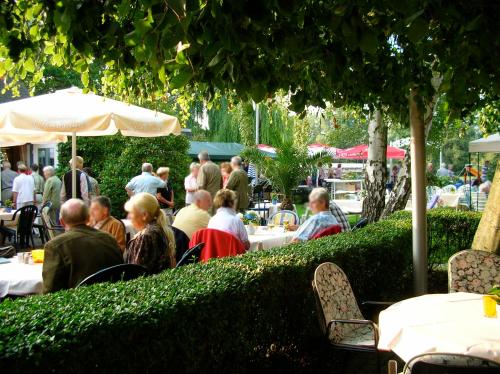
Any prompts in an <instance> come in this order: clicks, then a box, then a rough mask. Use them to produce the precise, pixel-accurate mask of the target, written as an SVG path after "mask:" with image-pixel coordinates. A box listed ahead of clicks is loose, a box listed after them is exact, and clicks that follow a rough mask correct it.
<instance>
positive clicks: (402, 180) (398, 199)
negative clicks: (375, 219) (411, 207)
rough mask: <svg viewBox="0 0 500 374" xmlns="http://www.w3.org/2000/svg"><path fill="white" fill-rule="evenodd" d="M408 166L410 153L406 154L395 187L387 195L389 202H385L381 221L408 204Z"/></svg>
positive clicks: (409, 187) (409, 190)
mask: <svg viewBox="0 0 500 374" xmlns="http://www.w3.org/2000/svg"><path fill="white" fill-rule="evenodd" d="M410 165H411V160H410V153H409V152H406V155H405V158H404V159H403V162H402V165H401V170H400V171H399V175H398V179H397V181H396V185H395V186H394V188H393V190H392V191H391V194H390V195H389V201H387V204H386V205H385V208H384V211H383V212H382V216H381V217H380V218H381V219H384V218H387V217H389V216H390V215H391V214H392V213H394V212H396V211H398V210H403V209H404V208H405V207H406V203H407V202H408V198H409V197H410V192H411V177H410Z"/></svg>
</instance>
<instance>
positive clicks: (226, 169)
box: [220, 162, 232, 188]
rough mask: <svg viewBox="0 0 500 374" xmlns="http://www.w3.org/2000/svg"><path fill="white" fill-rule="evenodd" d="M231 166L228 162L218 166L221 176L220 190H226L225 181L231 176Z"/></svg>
mask: <svg viewBox="0 0 500 374" xmlns="http://www.w3.org/2000/svg"><path fill="white" fill-rule="evenodd" d="M231 171H232V169H231V164H230V163H229V162H223V163H222V164H220V173H221V175H222V188H226V185H227V181H228V180H229V176H230V175H231Z"/></svg>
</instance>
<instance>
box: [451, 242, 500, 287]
mask: <svg viewBox="0 0 500 374" xmlns="http://www.w3.org/2000/svg"><path fill="white" fill-rule="evenodd" d="M496 284H500V256H498V255H496V254H494V253H491V252H486V251H475V250H474V251H472V250H465V251H461V252H458V253H456V254H454V255H453V256H451V257H450V259H449V260H448V290H449V291H450V292H472V293H479V294H485V293H488V291H489V290H490V289H491V288H492V287H493V286H494V285H496Z"/></svg>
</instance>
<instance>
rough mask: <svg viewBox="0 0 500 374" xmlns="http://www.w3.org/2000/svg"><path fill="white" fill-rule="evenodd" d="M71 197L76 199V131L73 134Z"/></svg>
mask: <svg viewBox="0 0 500 374" xmlns="http://www.w3.org/2000/svg"><path fill="white" fill-rule="evenodd" d="M71 197H72V198H73V199H76V132H73V134H71Z"/></svg>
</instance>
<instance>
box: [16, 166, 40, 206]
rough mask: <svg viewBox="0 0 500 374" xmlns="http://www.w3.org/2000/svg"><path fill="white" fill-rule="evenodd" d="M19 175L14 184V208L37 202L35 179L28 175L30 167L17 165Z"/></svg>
mask: <svg viewBox="0 0 500 374" xmlns="http://www.w3.org/2000/svg"><path fill="white" fill-rule="evenodd" d="M17 170H18V171H19V175H18V176H17V177H16V178H15V179H14V182H13V184H12V202H13V204H14V208H16V209H20V208H22V207H25V206H27V205H33V203H34V202H35V180H34V179H33V177H32V176H31V175H28V174H27V172H28V167H27V166H26V165H24V164H20V165H19V166H18V167H17Z"/></svg>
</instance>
